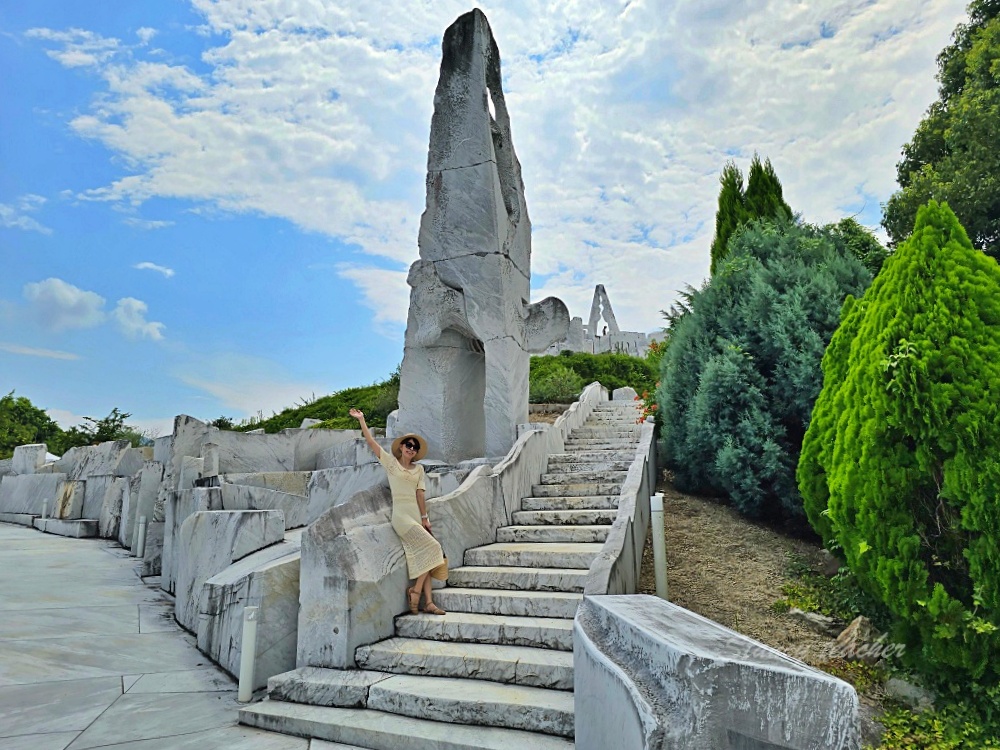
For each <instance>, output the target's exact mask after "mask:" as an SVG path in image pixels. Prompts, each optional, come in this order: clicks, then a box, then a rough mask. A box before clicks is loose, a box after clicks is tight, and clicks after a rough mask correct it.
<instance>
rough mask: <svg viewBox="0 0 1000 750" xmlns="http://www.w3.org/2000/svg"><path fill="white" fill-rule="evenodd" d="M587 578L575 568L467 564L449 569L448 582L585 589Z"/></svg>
mask: <svg viewBox="0 0 1000 750" xmlns="http://www.w3.org/2000/svg"><path fill="white" fill-rule="evenodd" d="M613 512H614V513H617V511H613ZM515 515H516V514H515ZM586 580H587V571H586V570H579V569H573V568H518V567H505V566H487V565H472V566H468V567H466V566H464V565H463V566H461V567H459V568H452V569H451V570H449V571H448V586H454V587H459V588H469V589H505V590H515V591H577V592H582V591H583V586H584V582H585V581H586Z"/></svg>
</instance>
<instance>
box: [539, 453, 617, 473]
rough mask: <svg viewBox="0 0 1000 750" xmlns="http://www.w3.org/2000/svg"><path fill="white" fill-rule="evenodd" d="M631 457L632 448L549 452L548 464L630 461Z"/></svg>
mask: <svg viewBox="0 0 1000 750" xmlns="http://www.w3.org/2000/svg"><path fill="white" fill-rule="evenodd" d="M633 459H635V451H634V450H623V451H612V450H607V451H573V452H571V453H552V454H550V455H549V466H550V467H551V466H558V465H559V464H564V463H568V464H572V463H580V462H582V461H628V462H630V463H631V462H632V460H633ZM550 470H551V469H550Z"/></svg>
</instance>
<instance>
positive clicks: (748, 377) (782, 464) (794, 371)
mask: <svg viewBox="0 0 1000 750" xmlns="http://www.w3.org/2000/svg"><path fill="white" fill-rule="evenodd" d="M870 281H871V276H870V275H869V273H868V272H867V271H866V270H865V268H864V267H863V266H862V265H861V263H860V262H859V261H858V260H857V259H856V258H855V257H854V256H853V255H852V254H851V253H850V252H848V251H847V249H846V248H845V246H844V244H843V243H842V242H841V240H840V239H839V238H838V237H836V236H835V235H833V234H831V233H830V232H829V231H828V230H823V229H819V228H816V227H811V226H803V225H798V224H792V223H787V222H782V223H769V222H757V223H754V224H751V225H750V226H749V227H747V228H746V229H745V230H743V231H741V232H740V233H738V234H737V235H736V236H735V237H734V238H733V239H732V241H731V242H730V254H729V256H728V258H727V259H726V260H725V262H724V263H723V265H722V267H721V268H720V269H718V270H717V272H716V274H715V275H714V276H712V278H711V279H710V280H709V281H708V282H707V283H706V284H705V286H704V287H702V289H700V290H692V291H690V292H688V294H687V296H686V298H685V303H684V309H685V310H686V312H685V313H684V314H680V315H676V316H675V317H674V318H673V324H672V327H671V332H670V338H669V340H670V345H669V347H668V348H667V350H666V354H665V355H664V357H663V360H662V363H661V371H660V385H659V388H658V390H657V403H658V404H659V412H660V414H661V419H662V427H661V436H662V437H661V441H660V447H661V454H660V455H661V457H662V458H663V460H664V461H665V462H666V465H667V466H668V467H670V468H671V469H673V471H674V480H675V482H676V484H677V486H678V487H679V488H680V489H682V490H686V491H693V492H701V493H710V494H722V495H726V496H728V497H729V498H730V500H731V501H732V502H733V504H734V505H735V506H736V507H737V508H738V509H739V510H740V511H741V512H743V513H745V514H747V515H750V516H753V517H771V518H775V517H781V516H785V517H792V518H801V517H802V501H801V498H800V496H799V493H798V490H797V488H796V484H795V466H796V464H797V462H798V455H799V446H800V445H801V441H802V435H803V434H804V432H805V428H806V425H807V423H808V420H809V414H810V413H811V411H812V406H813V401H814V400H815V398H816V395H817V394H818V393H819V390H820V386H821V384H822V373H821V370H820V361H821V359H822V356H823V351H824V349H825V347H826V344H827V342H828V341H829V340H830V336H831V335H832V334H833V331H834V329H836V327H837V324H838V322H839V311H840V307H841V305H842V303H843V301H844V298H845V297H846V296H847V295H848V294H852V293H853V294H859V293H860V292H862V291H863V290H864V289H865V287H866V286H867V285H868V284H869V283H870Z"/></svg>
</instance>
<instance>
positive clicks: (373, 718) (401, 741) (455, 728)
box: [240, 700, 573, 750]
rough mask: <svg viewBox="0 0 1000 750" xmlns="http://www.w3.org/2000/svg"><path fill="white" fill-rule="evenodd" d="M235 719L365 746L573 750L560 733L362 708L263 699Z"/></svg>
mask: <svg viewBox="0 0 1000 750" xmlns="http://www.w3.org/2000/svg"><path fill="white" fill-rule="evenodd" d="M240 723H241V724H244V725H246V726H251V727H257V728H258V729H267V730H269V731H272V732H281V733H282V734H290V735H293V736H296V737H316V738H318V739H321V740H326V741H328V742H341V743H345V744H354V745H358V746H360V747H365V748H370V750H511V748H530V749H531V750H573V741H572V740H569V739H567V738H565V737H556V736H553V735H546V734H538V733H535V732H525V731H523V730H519V729H504V728H500V727H476V726H468V725H465V724H448V723H445V722H443V721H429V720H427V719H415V718H413V717H409V716H399V715H395V714H388V713H385V712H384V711H374V710H372V709H366V708H329V707H327V706H306V705H302V704H298V703H284V702H282V701H269V700H264V701H261V702H260V703H254V704H251V705H249V706H247V707H246V708H244V709H242V710H241V711H240Z"/></svg>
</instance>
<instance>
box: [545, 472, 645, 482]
mask: <svg viewBox="0 0 1000 750" xmlns="http://www.w3.org/2000/svg"><path fill="white" fill-rule="evenodd" d="M627 476H628V470H627V469H626V470H624V471H577V472H574V473H572V474H569V473H566V472H561V471H557V472H555V473H548V474H542V476H541V479H539V482H541V483H542V484H583V483H584V482H601V483H604V484H611V483H613V482H614V483H617V484H621V483H622V482H624V481H625V477H627Z"/></svg>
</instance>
